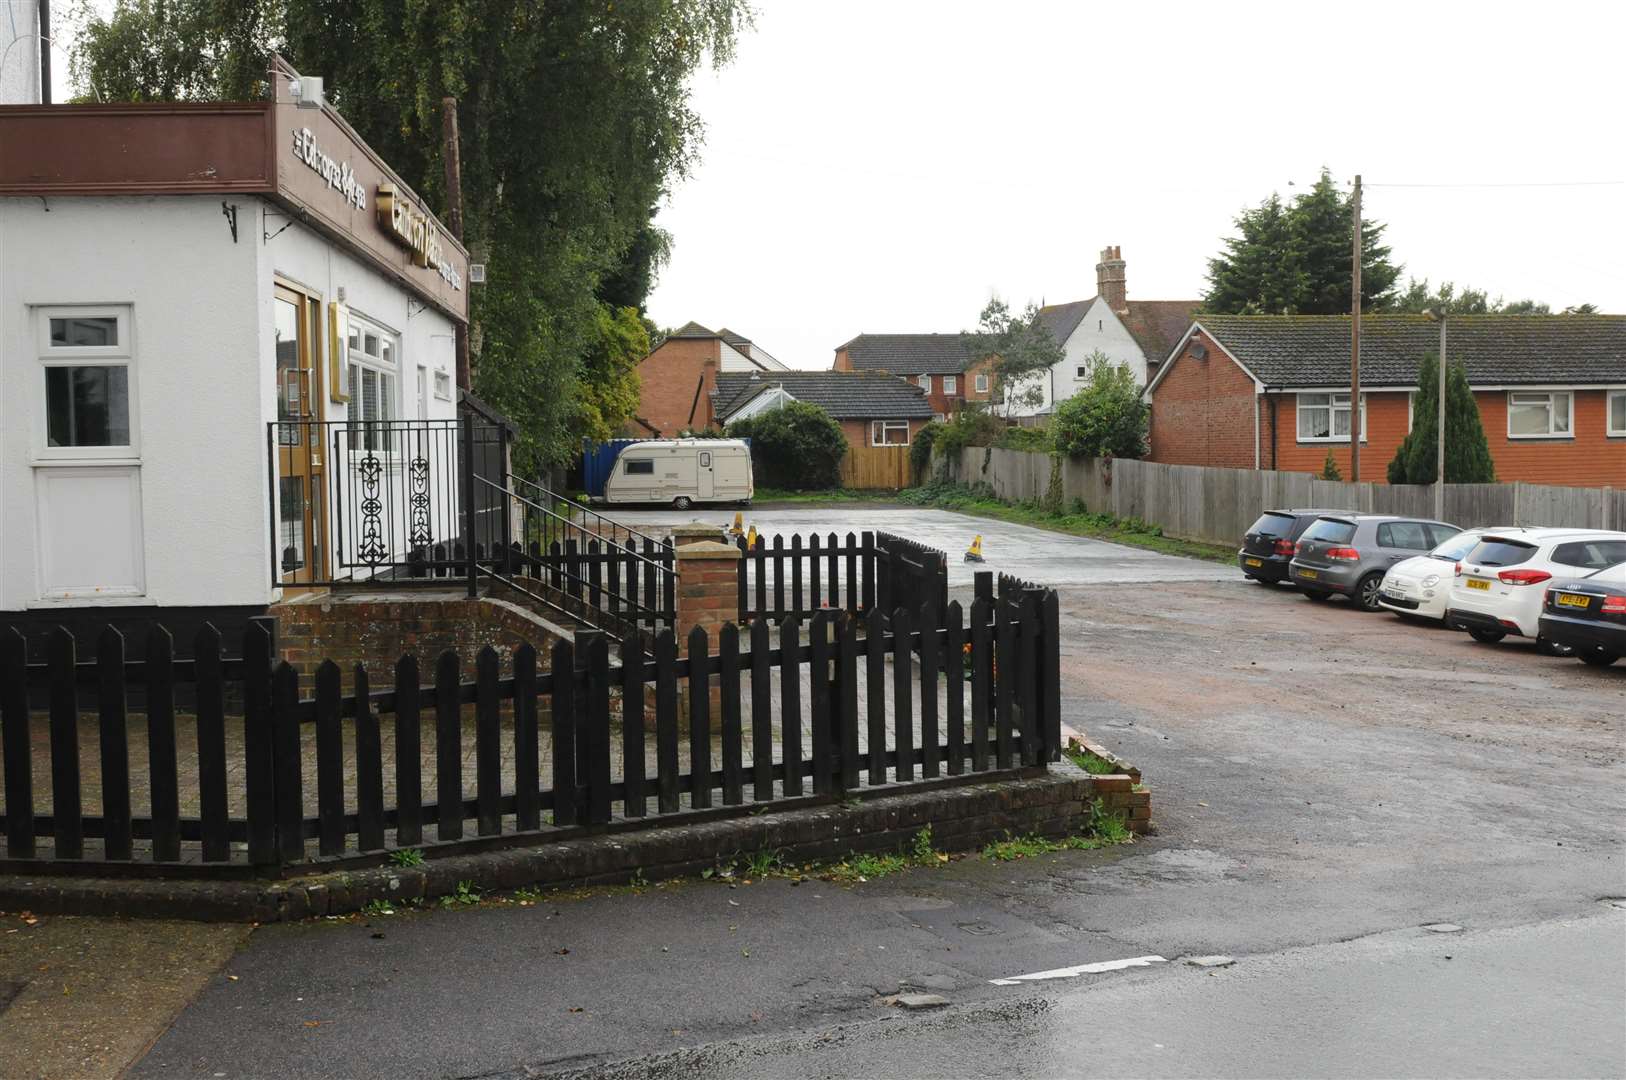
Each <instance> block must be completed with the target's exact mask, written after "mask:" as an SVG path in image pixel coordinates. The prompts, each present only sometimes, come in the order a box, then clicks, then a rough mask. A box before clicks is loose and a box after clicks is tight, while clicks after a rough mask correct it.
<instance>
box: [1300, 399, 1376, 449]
mask: <svg viewBox="0 0 1626 1080" xmlns="http://www.w3.org/2000/svg"><path fill="white" fill-rule="evenodd" d="M1293 396H1294V409H1293V424H1294V431H1293V435H1294V438H1295V439H1297V440H1298V441H1299V442H1301V443H1347V442H1348V441H1349V435H1348V433H1345V434H1343V435H1338V434H1331V435H1306V434H1305V433H1304V411H1305V410H1306V409H1326V410H1328V412H1327V430H1328V431H1336V429H1337V427H1338V424H1337V423H1336V419H1337V414H1338V413H1340V412H1345V413H1347V412H1349V391H1348V390H1345V391H1342V392H1339V391H1336V390H1319V391H1305V392H1301V393H1298V394H1295V395H1293ZM1305 398H1326V399H1327V400H1326V402H1325V403H1324V404H1320V405H1309V404H1306V403H1305V401H1304V399H1305ZM1339 398H1342V399H1343V404H1341V405H1340V404H1339V401H1338V399H1339ZM1365 441H1366V395H1365V394H1364V393H1363V394H1362V395H1361V442H1365Z"/></svg>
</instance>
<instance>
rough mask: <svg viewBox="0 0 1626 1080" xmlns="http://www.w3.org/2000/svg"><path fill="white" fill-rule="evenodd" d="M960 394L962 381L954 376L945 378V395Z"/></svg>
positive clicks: (945, 376)
mask: <svg viewBox="0 0 1626 1080" xmlns="http://www.w3.org/2000/svg"><path fill="white" fill-rule="evenodd" d="M959 392H960V380H959V378H958V377H957V376H954V375H944V376H943V393H945V394H957V393H959Z"/></svg>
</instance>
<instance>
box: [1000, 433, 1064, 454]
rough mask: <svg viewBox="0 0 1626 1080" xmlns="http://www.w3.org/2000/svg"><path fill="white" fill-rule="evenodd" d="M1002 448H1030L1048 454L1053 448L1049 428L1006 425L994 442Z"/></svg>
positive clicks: (1053, 444)
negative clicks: (997, 439)
mask: <svg viewBox="0 0 1626 1080" xmlns="http://www.w3.org/2000/svg"><path fill="white" fill-rule="evenodd" d="M994 445H995V446H997V447H999V448H1000V449H1002V450H1031V451H1035V452H1037V453H1040V454H1048V453H1050V451H1052V450H1054V449H1055V442H1054V441H1053V440H1052V439H1051V437H1050V429H1049V428H1025V427H1008V428H1006V429H1005V430H1004V431H1002V432H1000V435H999V441H998V442H996V443H995V444H994Z"/></svg>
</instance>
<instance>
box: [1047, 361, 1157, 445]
mask: <svg viewBox="0 0 1626 1080" xmlns="http://www.w3.org/2000/svg"><path fill="white" fill-rule="evenodd" d="M1086 363H1087V364H1088V366H1089V381H1088V382H1087V383H1085V384H1084V385H1083V386H1082V387H1080V388H1079V389H1078V392H1077V393H1075V394H1074V395H1073V396H1072V397H1070V398H1068V399H1067V400H1066V401H1063V402H1061V403H1060V404H1059V405H1057V406H1056V415H1055V418H1054V419H1053V420H1052V421H1051V424H1050V427H1051V434H1052V436H1053V437H1054V440H1055V446H1056V449H1058V450H1063V451H1066V452H1067V453H1068V454H1070V455H1072V456H1073V457H1110V458H1139V457H1145V456H1146V451H1147V449H1148V448H1149V447H1148V443H1147V436H1148V433H1149V432H1148V429H1149V426H1150V421H1151V407H1150V406H1149V405H1147V403H1146V401H1145V399H1144V398H1143V397H1142V396H1141V392H1140V385H1139V384H1138V383H1136V381H1135V376H1134V373H1133V372H1131V371H1130V370H1129V365H1128V364H1114V363H1113V362H1112V360H1111V359H1110V358H1108V357H1107V356H1106V355H1105V354H1103V353H1100V352H1095V353H1092V354H1091V355H1090V357H1089V359H1088V360H1087V361H1086Z"/></svg>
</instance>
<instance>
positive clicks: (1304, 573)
mask: <svg viewBox="0 0 1626 1080" xmlns="http://www.w3.org/2000/svg"><path fill="white" fill-rule="evenodd" d="M1299 577H1301V578H1310V579H1311V580H1314V579H1315V571H1314V570H1300V571H1299Z"/></svg>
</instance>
